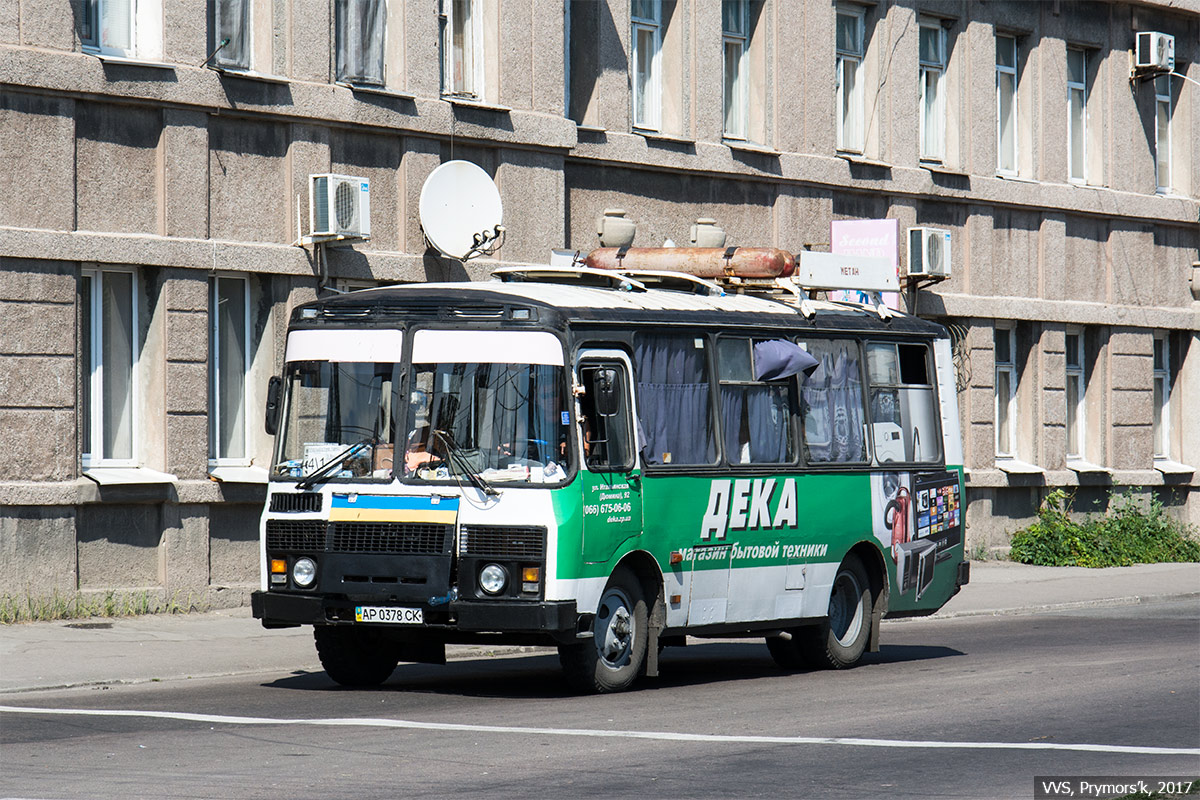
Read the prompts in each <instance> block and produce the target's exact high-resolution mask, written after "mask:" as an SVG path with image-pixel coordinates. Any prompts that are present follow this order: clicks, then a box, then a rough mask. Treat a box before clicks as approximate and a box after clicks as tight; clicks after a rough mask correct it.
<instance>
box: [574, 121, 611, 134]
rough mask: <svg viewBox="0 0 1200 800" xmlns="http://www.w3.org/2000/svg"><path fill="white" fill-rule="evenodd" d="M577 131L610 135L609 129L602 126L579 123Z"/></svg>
mask: <svg viewBox="0 0 1200 800" xmlns="http://www.w3.org/2000/svg"><path fill="white" fill-rule="evenodd" d="M575 130H577V131H579V132H580V133H593V134H595V133H608V128H605V127H602V126H600V125H580V124H579V123H575Z"/></svg>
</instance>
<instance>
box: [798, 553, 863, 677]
mask: <svg viewBox="0 0 1200 800" xmlns="http://www.w3.org/2000/svg"><path fill="white" fill-rule="evenodd" d="M871 600H872V598H871V582H870V580H869V579H868V578H867V571H866V569H865V568H864V567H863V565H862V562H861V561H860V560H859V559H858V556H855V555H849V556H846V560H845V561H843V562H842V564H841V566H839V567H838V571H837V575H836V576H835V577H834V579H833V588H832V590H831V591H830V594H829V615H828V616H827V617H826V618H825V619H824V620H822V621H821V623H820V624H819V625H815V626H813V627H810V628H801V629H799V630H798V631H796V634H797V635H796V636H795V637H794V641H797V642H798V643H799V649H800V653H801V654H802V655H803V658H804V660H805V661H806V662H807V663H809V664H811V665H812V666H814V667H819V668H822V669H848V668H849V667H853V666H854V665H855V664H857V663H858V662H859V659H861V658H862V655H863V652H865V651H866V649H867V640H868V639H869V638H870V636H871Z"/></svg>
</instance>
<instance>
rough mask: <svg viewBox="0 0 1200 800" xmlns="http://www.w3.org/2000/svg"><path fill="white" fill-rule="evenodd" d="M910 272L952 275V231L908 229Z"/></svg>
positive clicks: (911, 273) (942, 229) (914, 273)
mask: <svg viewBox="0 0 1200 800" xmlns="http://www.w3.org/2000/svg"><path fill="white" fill-rule="evenodd" d="M908 274H909V275H945V276H947V277H949V275H950V231H948V230H946V229H944V228H909V229H908Z"/></svg>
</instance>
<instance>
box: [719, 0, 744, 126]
mask: <svg viewBox="0 0 1200 800" xmlns="http://www.w3.org/2000/svg"><path fill="white" fill-rule="evenodd" d="M749 41H750V2H749V0H722V3H721V43H722V46H723V48H724V61H725V96H724V106H725V136H726V137H727V138H729V139H746V138H748V135H747V127H748V117H749V96H750V95H749V92H748V91H747V87H746V84H747V82H748V81H749V78H750V76H749V70H748V68H747V63H746V62H747V59H748V53H749V50H750V48H749V46H748V45H749Z"/></svg>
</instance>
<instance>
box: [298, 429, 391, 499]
mask: <svg viewBox="0 0 1200 800" xmlns="http://www.w3.org/2000/svg"><path fill="white" fill-rule="evenodd" d="M374 441H375V439H374V438H373V437H372V438H370V439H363V440H361V441H358V442H355V443H354V444H352V445H350V446H349V447H347V448H346V449H345V450H343V451H342V452H340V453H338V454H337V455H336V456H334V457H333V458H331V459H329V460H328V461H326V462H325V463H324V464H322V465H321V466H319V467H317V468H316V469H314V470H313V471H312V472H310V473H308V474H307V475H305V476H303V477H302V478H300V480H298V481H297V482H296V488H297V489H311V488H312V487H313V486H314V485H315V484H316V482H317V481H319V480H324V479H325V478H328V477H329V474H330V473H332V472H333V468H334V467H336V466H338V465H340V464H341V463H342V462H343V461H345V460H346V459H347V458H349V457H350V456H352V455H354V454H355V453H357V452H359V451H360V450H361V449H362V448H364V447H368V446H370V445H371V443H372V442H374Z"/></svg>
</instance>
